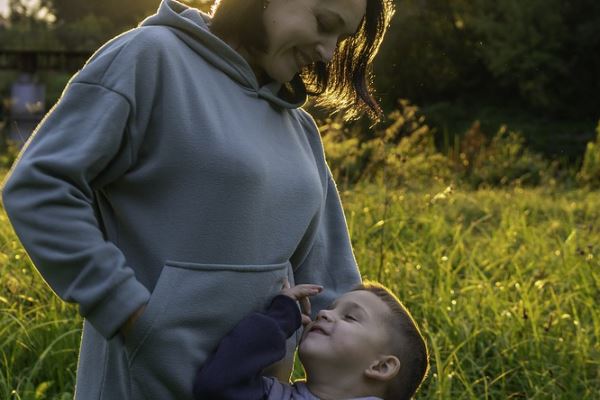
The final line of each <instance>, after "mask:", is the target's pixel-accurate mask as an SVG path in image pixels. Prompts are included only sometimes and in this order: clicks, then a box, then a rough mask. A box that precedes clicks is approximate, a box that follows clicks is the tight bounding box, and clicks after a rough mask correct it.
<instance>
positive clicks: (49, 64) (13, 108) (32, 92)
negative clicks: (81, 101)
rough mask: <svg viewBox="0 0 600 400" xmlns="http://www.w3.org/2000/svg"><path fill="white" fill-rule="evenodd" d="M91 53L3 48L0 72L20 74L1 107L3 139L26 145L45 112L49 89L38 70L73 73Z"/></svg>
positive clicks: (0, 53)
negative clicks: (38, 77)
mask: <svg viewBox="0 0 600 400" xmlns="http://www.w3.org/2000/svg"><path fill="white" fill-rule="evenodd" d="M0 18H1V17H0ZM0 24H1V21H0ZM91 54H92V53H91V52H79V51H54V50H37V51H35V50H1V49H0V70H13V71H19V72H20V73H19V75H18V77H17V79H16V81H15V82H13V83H12V84H11V86H10V89H9V93H8V96H7V98H5V99H3V101H2V104H0V106H1V107H2V110H0V111H1V112H0V118H1V119H3V120H4V125H6V127H5V129H4V136H5V137H4V138H3V140H6V139H9V140H13V141H15V142H17V143H20V144H23V143H24V142H25V141H26V140H27V139H28V138H29V136H30V135H31V133H32V132H33V130H34V129H35V127H36V126H37V124H38V123H39V122H40V121H41V119H42V118H43V116H44V114H45V112H46V101H45V97H46V88H45V85H44V84H43V83H39V82H38V81H37V79H36V73H37V71H40V70H54V71H64V72H69V73H74V72H76V71H77V70H78V69H80V68H81V67H82V66H83V64H84V63H85V61H86V60H87V59H88V58H89V57H90V56H91Z"/></svg>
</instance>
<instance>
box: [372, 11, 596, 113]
mask: <svg viewBox="0 0 600 400" xmlns="http://www.w3.org/2000/svg"><path fill="white" fill-rule="evenodd" d="M598 48H600V2H598V1H596V0H573V1H568V2H566V1H560V0H530V1H519V0H506V1H497V0H476V1H465V0H456V1H449V0H431V1H421V0H406V1H403V2H402V5H401V6H399V7H398V10H397V12H396V15H395V16H394V19H393V21H392V24H391V29H390V32H389V34H388V37H387V39H386V40H385V41H384V44H383V46H382V50H381V53H380V54H379V56H378V58H377V60H376V65H375V67H376V72H377V75H376V83H377V85H376V86H377V87H380V88H385V90H384V91H383V92H384V97H383V99H384V101H385V102H386V105H387V106H388V107H394V102H395V99H397V98H410V99H411V100H412V101H414V102H416V103H419V104H431V103H433V102H436V101H440V100H441V99H446V100H453V99H456V98H468V97H470V96H478V97H483V98H490V99H496V100H498V101H500V99H499V98H498V97H500V96H501V102H502V103H506V102H511V103H519V104H522V105H525V106H527V107H529V108H533V109H535V110H537V111H538V112H539V111H542V112H544V113H545V114H546V115H556V114H560V115H563V116H564V115H576V116H585V117H590V116H593V117H594V118H596V117H597V114H596V113H597V110H598V109H599V108H600V97H598V96H597V93H599V92H600V79H598V66H599V65H600V52H598V51H597V49H598ZM567 82H568V84H567Z"/></svg>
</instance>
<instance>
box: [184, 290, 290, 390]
mask: <svg viewBox="0 0 600 400" xmlns="http://www.w3.org/2000/svg"><path fill="white" fill-rule="evenodd" d="M301 321H302V320H301V316H300V310H299V309H298V306H297V305H296V302H295V301H294V300H293V299H291V298H290V297H287V296H283V295H278V296H275V298H274V299H273V301H272V302H271V305H270V306H269V308H268V309H267V311H266V312H265V313H252V314H250V315H249V316H247V317H246V318H244V319H243V320H241V321H240V322H239V323H238V325H236V327H235V328H233V329H232V330H231V331H230V332H229V333H228V334H227V335H226V336H225V337H224V338H223V339H221V341H220V342H219V345H218V347H217V350H216V351H215V352H214V353H213V354H212V355H211V356H210V357H209V358H208V359H207V361H206V362H205V363H204V365H203V366H202V367H201V368H200V369H199V370H198V373H197V374H196V378H195V380H194V398H195V399H196V400H201V399H214V400H242V399H244V400H260V399H264V398H266V393H265V387H264V385H263V379H262V376H261V373H262V370H263V369H264V368H266V367H267V366H269V365H271V364H273V363H274V362H276V361H278V360H280V359H282V358H283V356H284V355H285V342H286V339H287V338H289V337H290V336H292V334H293V333H294V332H295V331H296V330H297V329H298V328H299V327H300V325H301Z"/></svg>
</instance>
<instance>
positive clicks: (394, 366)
mask: <svg viewBox="0 0 600 400" xmlns="http://www.w3.org/2000/svg"><path fill="white" fill-rule="evenodd" d="M398 372H400V360H399V359H398V357H396V356H392V355H384V356H381V357H379V358H378V359H377V360H375V361H373V362H372V363H371V365H369V368H367V369H366V370H365V375H366V376H367V377H368V378H371V379H375V380H378V381H389V380H390V379H392V378H393V377H395V376H396V375H398Z"/></svg>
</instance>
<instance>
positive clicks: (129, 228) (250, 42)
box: [3, 0, 392, 400]
mask: <svg viewBox="0 0 600 400" xmlns="http://www.w3.org/2000/svg"><path fill="white" fill-rule="evenodd" d="M391 12H392V10H391V5H390V3H388V1H387V0H327V1H324V0H270V1H269V2H262V1H258V0H257V1H250V0H243V1H241V0H222V1H221V2H220V3H219V4H218V5H217V6H216V8H215V10H214V12H213V16H212V17H210V16H208V15H205V14H203V13H200V12H199V11H197V10H195V9H191V8H187V7H186V6H184V5H182V4H180V3H177V2H175V1H172V0H164V1H163V2H162V3H161V5H160V8H159V10H158V12H157V14H155V15H153V16H151V17H149V18H148V19H146V20H145V21H144V22H143V23H142V24H141V25H140V26H139V27H138V28H136V29H133V30H131V31H128V32H125V33H124V34H122V35H120V36H118V37H116V38H114V39H113V40H111V41H110V42H109V43H107V44H106V45H104V46H103V47H102V48H101V49H99V50H98V51H97V52H96V53H95V54H94V55H93V56H92V57H91V58H90V60H89V61H88V62H87V63H86V65H85V66H84V68H83V69H82V70H81V71H79V72H78V73H77V74H76V75H75V76H74V77H73V78H72V79H71V80H70V82H69V84H68V86H67V88H66V89H65V91H64V93H63V95H62V97H61V99H60V100H59V102H58V103H57V105H56V106H55V107H54V108H53V109H52V110H51V112H50V113H49V114H48V115H47V116H46V118H45V119H44V120H43V121H42V123H41V124H40V126H39V127H38V129H37V131H36V132H35V134H34V135H33V136H32V138H31V139H30V141H29V142H28V143H27V145H26V148H25V149H24V151H23V153H22V155H21V156H20V159H19V161H18V162H17V163H16V165H15V166H14V167H13V170H12V171H11V173H10V175H9V178H8V179H7V182H6V185H5V188H4V191H3V199H4V205H5V209H6V211H7V213H8V215H9V217H10V220H11V222H12V224H13V226H14V228H15V231H16V232H17V234H18V236H19V238H20V240H21V241H22V243H23V246H24V247H25V249H26V250H27V251H28V253H29V255H30V256H31V259H32V261H33V263H34V264H35V266H36V267H37V268H38V269H39V271H40V272H41V274H42V275H43V276H44V278H45V279H46V281H47V282H48V284H49V285H50V286H51V287H52V288H53V289H54V291H55V292H56V293H57V294H58V295H59V296H61V298H63V299H65V300H66V301H71V302H76V303H77V304H79V307H80V313H81V315H82V316H83V317H85V322H84V327H83V337H82V343H81V349H80V356H79V363H78V371H77V387H76V398H77V399H85V400H90V399H107V400H114V399H119V400H121V399H157V400H158V399H160V400H169V399H174V400H175V399H177V400H181V399H188V398H190V399H191V398H192V392H191V390H192V381H193V374H194V371H195V370H196V369H197V367H199V366H200V365H201V364H202V363H203V361H204V360H205V359H206V357H207V355H208V354H209V353H210V352H211V350H212V349H213V348H214V347H215V345H216V344H217V342H218V340H219V339H220V338H221V337H222V336H223V335H224V334H225V333H227V332H228V331H229V330H230V329H231V328H232V327H233V326H234V325H235V323H236V322H238V321H239V320H240V319H241V318H242V317H243V316H244V315H246V314H248V313H249V312H250V311H253V310H261V309H263V308H264V307H265V306H266V305H267V302H268V300H269V299H270V298H271V297H272V296H273V295H275V294H276V293H277V292H278V291H279V289H280V288H281V285H282V282H283V281H285V279H288V280H289V281H290V282H291V283H292V284H293V283H294V282H297V283H301V282H305V283H308V282H310V283H315V284H320V285H322V286H324V287H325V291H324V293H323V294H322V295H320V296H319V297H318V298H316V299H315V300H314V304H313V312H317V311H318V310H319V309H320V308H322V307H323V306H324V305H325V304H327V303H328V302H329V301H330V299H332V298H334V297H337V296H339V294H341V293H343V292H344V291H346V290H348V289H349V288H351V287H352V286H354V285H355V284H356V283H357V282H358V281H359V280H360V275H359V273H358V270H357V267H356V263H355V260H354V257H353V254H352V250H351V246H350V241H349V239H348V233H347V228H346V224H345V220H344V216H343V213H342V209H341V206H340V202H339V197H338V194H337V191H336V188H335V185H334V183H333V181H332V179H331V176H330V174H329V171H328V169H327V166H326V163H325V160H324V156H323V149H322V144H321V142H320V137H319V132H318V130H317V128H316V126H315V123H314V121H313V120H312V118H311V117H310V116H309V115H308V114H306V112H304V111H303V110H302V109H301V108H299V107H300V106H301V105H302V104H304V102H305V100H306V95H307V93H312V94H313V95H315V96H318V97H317V100H318V101H319V102H320V103H321V104H322V105H328V104H329V105H331V104H335V105H336V108H337V109H338V110H342V111H344V110H345V111H346V116H347V117H352V116H356V115H358V114H359V113H361V112H363V111H367V112H369V113H370V114H371V115H373V116H375V115H377V113H378V112H379V108H378V106H377V103H376V102H375V101H374V100H373V99H372V97H371V95H370V94H369V87H368V78H369V77H368V71H369V69H370V68H369V67H370V63H371V61H372V58H373V56H374V54H375V53H376V52H377V49H378V46H379V43H380V41H381V39H382V37H383V34H384V31H385V28H386V26H387V23H388V21H389V18H390V15H391ZM346 36H349V38H348V39H347V40H344V38H345V37H346ZM294 345H295V342H294V341H293V340H292V341H290V343H289V348H290V349H292V348H293V346H294ZM286 359H287V363H284V365H283V367H280V369H279V376H282V377H284V379H285V377H289V373H290V369H291V360H292V359H293V354H292V352H291V351H290V352H289V354H288V356H287V358H286ZM282 370H283V371H284V372H283V373H282V372H281V371H282Z"/></svg>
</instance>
